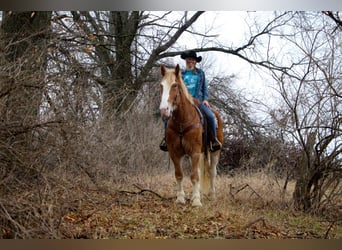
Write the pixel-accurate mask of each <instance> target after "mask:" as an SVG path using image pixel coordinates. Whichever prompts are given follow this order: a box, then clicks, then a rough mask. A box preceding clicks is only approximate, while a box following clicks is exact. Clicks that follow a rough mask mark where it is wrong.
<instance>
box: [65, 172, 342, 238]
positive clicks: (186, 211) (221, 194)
mask: <svg viewBox="0 0 342 250" xmlns="http://www.w3.org/2000/svg"><path fill="white" fill-rule="evenodd" d="M281 183H283V180H276V179H275V178H274V177H272V176H270V175H267V174H264V173H262V172H260V173H255V174H249V175H239V176H235V177H231V178H228V177H226V176H219V177H218V178H217V197H216V199H215V200H209V199H208V198H207V197H203V200H202V203H203V207H201V208H192V207H191V205H190V202H189V201H188V202H187V204H185V205H178V204H175V202H174V200H175V187H176V185H175V179H174V177H173V174H172V173H171V172H168V173H165V174H161V175H154V176H153V175H152V176H151V175H150V176H145V177H141V176H140V177H134V178H133V177H131V178H130V179H129V180H128V181H127V182H126V183H125V184H123V183H121V184H115V185H113V184H110V185H108V186H107V188H106V189H105V190H102V191H101V190H98V189H93V190H90V189H89V190H86V191H85V190H83V191H82V192H83V193H86V196H84V197H81V198H80V201H79V203H78V205H77V206H76V207H74V208H73V210H72V211H68V212H66V213H65V214H64V215H63V217H62V222H61V224H60V228H59V230H61V232H62V235H63V238H92V239H93V238H110V239H170V238H171V239H195V238H204V239H209V238H210V239H240V238H243V239H252V238H271V239H279V238H285V239H291V238H304V239H310V238H339V239H340V238H342V225H341V222H336V223H332V222H329V220H328V219H327V218H324V217H322V216H317V215H316V216H314V215H310V214H305V213H299V212H297V211H294V210H293V208H292V205H291V195H292V191H293V183H289V185H288V188H287V190H286V192H285V193H284V192H283V189H282V185H281ZM136 184H138V185H136ZM185 190H186V193H187V195H188V197H189V195H190V194H189V192H190V190H191V183H190V180H189V177H186V181H185Z"/></svg>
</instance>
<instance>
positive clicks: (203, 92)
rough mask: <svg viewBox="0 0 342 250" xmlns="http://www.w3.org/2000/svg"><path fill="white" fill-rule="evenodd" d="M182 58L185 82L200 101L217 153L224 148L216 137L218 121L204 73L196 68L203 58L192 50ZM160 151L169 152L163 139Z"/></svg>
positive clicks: (214, 149)
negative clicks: (209, 98)
mask: <svg viewBox="0 0 342 250" xmlns="http://www.w3.org/2000/svg"><path fill="white" fill-rule="evenodd" d="M181 58H182V59H184V60H185V63H186V68H185V70H182V78H183V81H184V83H185V85H186V87H187V88H188V91H189V93H190V94H191V95H192V96H193V97H194V98H197V99H198V100H199V101H200V106H199V108H200V109H201V110H202V112H204V113H205V115H206V117H207V119H208V124H209V127H210V129H211V131H212V134H213V137H214V140H213V141H212V142H211V145H210V150H211V151H212V152H214V151H217V150H219V149H221V148H222V145H221V143H220V142H219V140H218V139H217V137H216V119H215V115H214V113H213V112H212V111H211V109H210V105H209V102H208V84H207V82H206V80H205V74H204V71H203V70H202V69H200V68H198V67H196V63H198V62H200V61H202V57H201V56H198V57H197V54H196V51H193V50H190V51H186V52H183V53H182V54H181ZM164 122H165V127H166V125H167V120H164ZM159 147H160V149H161V150H163V151H167V146H166V140H165V137H164V138H163V140H162V142H161V143H160V146H159Z"/></svg>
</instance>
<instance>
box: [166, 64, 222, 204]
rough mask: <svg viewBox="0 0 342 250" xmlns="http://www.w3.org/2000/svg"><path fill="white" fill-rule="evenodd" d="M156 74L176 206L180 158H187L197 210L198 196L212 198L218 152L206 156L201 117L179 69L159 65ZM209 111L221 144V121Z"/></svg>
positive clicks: (181, 199) (181, 200)
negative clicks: (171, 164)
mask: <svg viewBox="0 0 342 250" xmlns="http://www.w3.org/2000/svg"><path fill="white" fill-rule="evenodd" d="M160 70H161V75H162V79H161V81H160V87H161V102H160V106H159V109H160V112H161V116H162V117H167V118H169V119H168V123H167V127H166V131H165V139H166V143H167V149H168V152H169V155H170V158H171V160H172V162H173V165H174V169H175V178H176V182H177V198H176V203H180V204H185V203H186V202H185V192H184V188H183V170H182V166H181V162H182V158H183V157H185V156H189V158H190V162H191V174H190V179H191V183H192V197H191V204H192V206H194V207H200V206H202V202H201V194H206V195H208V194H209V195H210V196H213V197H215V179H216V175H217V170H216V166H217V163H218V161H219V157H220V150H218V151H216V152H210V150H209V148H208V146H207V145H206V143H203V132H204V126H203V122H202V120H203V119H201V117H202V115H201V113H200V111H199V109H198V108H197V106H196V105H195V101H194V100H195V99H194V98H193V97H192V96H191V94H190V93H189V92H188V90H187V87H186V86H185V84H184V82H183V79H182V76H181V72H180V67H179V65H178V64H177V66H176V67H175V68H173V69H170V68H166V67H165V66H164V65H161V68H160ZM212 111H213V112H214V114H215V116H216V119H217V128H216V130H217V138H218V140H219V141H220V142H221V143H223V125H222V119H221V117H220V115H219V114H218V112H217V111H216V110H214V109H212Z"/></svg>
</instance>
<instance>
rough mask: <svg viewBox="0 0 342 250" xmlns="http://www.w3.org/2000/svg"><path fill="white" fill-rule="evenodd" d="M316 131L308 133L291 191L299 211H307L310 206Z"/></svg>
mask: <svg viewBox="0 0 342 250" xmlns="http://www.w3.org/2000/svg"><path fill="white" fill-rule="evenodd" d="M315 137H316V132H313V133H310V134H309V135H308V139H307V143H306V144H305V145H304V147H303V152H302V157H301V159H300V160H299V162H298V165H297V166H298V168H299V169H298V174H297V181H296V185H295V190H294V192H293V200H294V206H295V208H296V209H298V210H301V211H308V210H310V209H311V207H312V194H311V188H312V185H313V166H314V146H315Z"/></svg>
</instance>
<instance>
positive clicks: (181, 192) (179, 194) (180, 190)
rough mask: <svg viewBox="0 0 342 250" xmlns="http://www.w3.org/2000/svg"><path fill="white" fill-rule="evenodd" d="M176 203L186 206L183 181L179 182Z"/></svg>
mask: <svg viewBox="0 0 342 250" xmlns="http://www.w3.org/2000/svg"><path fill="white" fill-rule="evenodd" d="M176 203H180V204H185V193H184V189H183V180H177V199H176Z"/></svg>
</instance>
